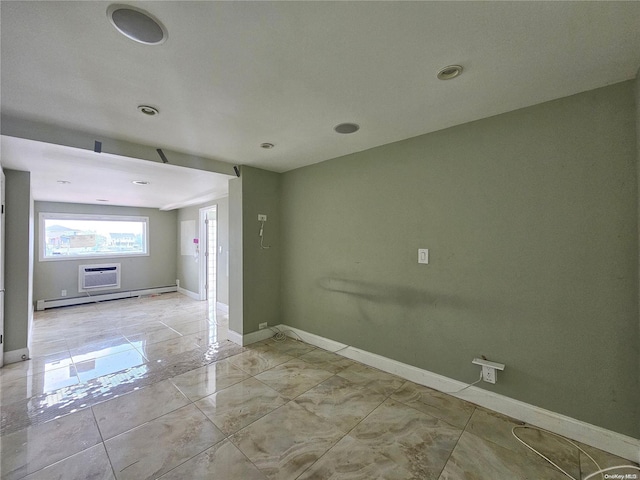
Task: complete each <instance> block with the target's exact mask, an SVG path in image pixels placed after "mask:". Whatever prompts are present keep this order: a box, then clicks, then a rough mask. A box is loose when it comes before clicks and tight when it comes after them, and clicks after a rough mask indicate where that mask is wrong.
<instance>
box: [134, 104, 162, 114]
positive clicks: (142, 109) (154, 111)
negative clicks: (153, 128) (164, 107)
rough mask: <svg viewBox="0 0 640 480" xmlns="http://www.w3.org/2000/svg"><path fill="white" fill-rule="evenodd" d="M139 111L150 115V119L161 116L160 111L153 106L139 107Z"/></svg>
mask: <svg viewBox="0 0 640 480" xmlns="http://www.w3.org/2000/svg"><path fill="white" fill-rule="evenodd" d="M138 111H139V112H141V113H144V114H145V115H149V116H150V117H153V116H155V115H160V110H158V109H157V108H156V107H152V106H151V105H138Z"/></svg>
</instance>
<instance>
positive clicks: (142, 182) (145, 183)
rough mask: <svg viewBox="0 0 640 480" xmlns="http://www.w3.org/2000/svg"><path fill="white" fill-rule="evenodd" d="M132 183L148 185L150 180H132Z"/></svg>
mask: <svg viewBox="0 0 640 480" xmlns="http://www.w3.org/2000/svg"><path fill="white" fill-rule="evenodd" d="M131 183H133V184H134V185H149V183H151V182H147V181H146V180H134V181H133V182H131Z"/></svg>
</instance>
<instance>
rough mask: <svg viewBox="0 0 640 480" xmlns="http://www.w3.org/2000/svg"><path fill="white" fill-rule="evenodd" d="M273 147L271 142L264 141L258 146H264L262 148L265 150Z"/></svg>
mask: <svg viewBox="0 0 640 480" xmlns="http://www.w3.org/2000/svg"><path fill="white" fill-rule="evenodd" d="M273 147H275V145H274V144H273V143H267V142H265V143H261V144H260V148H264V149H267V150H269V149H270V148H273Z"/></svg>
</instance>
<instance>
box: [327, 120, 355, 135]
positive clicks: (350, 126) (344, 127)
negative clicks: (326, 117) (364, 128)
mask: <svg viewBox="0 0 640 480" xmlns="http://www.w3.org/2000/svg"><path fill="white" fill-rule="evenodd" d="M333 129H334V130H335V131H336V132H338V133H342V134H345V135H346V134H349V133H355V132H357V131H358V130H360V125H358V124H357V123H341V124H340V125H336V126H335V127H333Z"/></svg>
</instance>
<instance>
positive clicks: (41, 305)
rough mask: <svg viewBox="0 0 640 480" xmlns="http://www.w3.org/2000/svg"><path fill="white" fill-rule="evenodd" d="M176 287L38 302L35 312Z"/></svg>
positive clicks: (150, 293) (171, 289)
mask: <svg viewBox="0 0 640 480" xmlns="http://www.w3.org/2000/svg"><path fill="white" fill-rule="evenodd" d="M177 290H178V287H176V286H175V285H171V286H168V287H155V288H145V289H142V290H128V291H126V292H115V293H103V294H97V295H91V296H90V297H89V296H87V297H74V298H60V299H56V300H38V301H37V302H36V310H38V311H42V310H45V309H47V308H55V307H68V306H71V305H83V304H85V303H94V302H103V301H105V300H119V299H121V298H132V297H142V296H145V295H156V294H160V293H169V292H176V291H177Z"/></svg>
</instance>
